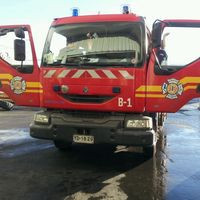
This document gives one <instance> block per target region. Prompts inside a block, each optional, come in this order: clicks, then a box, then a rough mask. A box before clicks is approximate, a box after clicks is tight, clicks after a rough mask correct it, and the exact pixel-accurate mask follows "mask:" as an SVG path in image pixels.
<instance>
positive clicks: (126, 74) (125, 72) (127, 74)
mask: <svg viewBox="0 0 200 200" xmlns="http://www.w3.org/2000/svg"><path fill="white" fill-rule="evenodd" d="M119 73H120V74H121V75H122V76H123V77H124V78H125V79H134V76H132V75H131V74H129V72H128V71H126V70H119Z"/></svg>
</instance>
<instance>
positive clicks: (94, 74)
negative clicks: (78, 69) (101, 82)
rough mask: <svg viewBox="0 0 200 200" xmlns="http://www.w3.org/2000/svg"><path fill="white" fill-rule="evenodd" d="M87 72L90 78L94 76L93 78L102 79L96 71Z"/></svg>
mask: <svg viewBox="0 0 200 200" xmlns="http://www.w3.org/2000/svg"><path fill="white" fill-rule="evenodd" d="M87 72H88V73H89V74H90V76H92V78H101V77H100V76H99V75H98V74H97V73H96V72H95V70H90V69H89V70H87Z"/></svg>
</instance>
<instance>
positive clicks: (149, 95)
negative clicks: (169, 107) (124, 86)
mask: <svg viewBox="0 0 200 200" xmlns="http://www.w3.org/2000/svg"><path fill="white" fill-rule="evenodd" d="M135 97H138V98H145V97H147V98H165V95H163V94H135Z"/></svg>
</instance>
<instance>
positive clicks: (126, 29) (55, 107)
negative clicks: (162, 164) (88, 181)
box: [0, 13, 200, 155]
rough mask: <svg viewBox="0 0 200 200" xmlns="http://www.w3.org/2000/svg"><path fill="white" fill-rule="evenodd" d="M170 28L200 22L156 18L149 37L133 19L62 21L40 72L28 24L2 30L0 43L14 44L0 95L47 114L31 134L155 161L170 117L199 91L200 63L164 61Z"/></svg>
mask: <svg viewBox="0 0 200 200" xmlns="http://www.w3.org/2000/svg"><path fill="white" fill-rule="evenodd" d="M173 27H179V28H182V27H185V28H192V27H194V28H199V27H200V20H165V21H160V20H157V21H156V22H155V23H154V25H153V30H152V33H150V32H149V31H148V29H147V27H146V25H145V21H144V18H143V17H140V16H137V15H135V14H132V13H128V14H115V15H93V16H73V17H64V18H58V19H55V20H54V21H53V23H52V25H51V27H50V30H49V33H48V35H47V39H46V43H45V46H44V51H43V55H42V62H41V66H40V67H39V66H38V64H37V58H36V54H35V48H34V43H33V38H32V33H31V29H30V26H29V25H12V26H0V45H1V41H3V40H4V42H7V41H8V39H10V38H13V40H12V44H13V43H14V49H13V52H12V55H10V54H9V55H6V56H5V57H3V56H1V58H0V83H1V84H0V85H1V87H0V90H2V91H5V92H6V93H7V94H8V95H9V97H10V98H11V99H13V100H14V101H15V103H16V104H17V105H25V106H39V107H42V108H44V110H43V111H41V112H39V113H36V114H35V116H34V122H33V123H32V124H31V125H30V135H31V136H32V137H35V138H40V139H49V140H53V141H54V143H55V146H56V147H57V148H59V149H68V148H69V147H70V146H71V144H72V143H86V144H113V145H118V144H120V145H132V146H142V147H143V149H144V152H145V153H147V154H151V155H152V154H153V152H154V147H155V144H156V141H157V137H158V136H157V135H158V134H159V131H158V129H159V127H162V126H163V122H164V118H165V116H166V113H170V112H176V111H178V110H179V109H180V108H181V107H182V106H183V105H185V104H186V103H187V102H188V101H189V100H191V99H192V98H196V97H199V92H200V86H199V83H200V78H199V77H200V60H199V58H197V59H196V60H193V61H191V62H190V63H189V64H186V65H184V66H179V65H176V66H175V65H167V64H166V63H165V64H163V63H164V62H162V61H163V59H162V58H164V59H166V56H163V52H164V50H163V49H162V47H163V42H164V41H163V34H164V30H165V29H166V28H173ZM8 36H9V37H8ZM4 38H5V39H4ZM9 41H10V40H9ZM1 48H3V47H1ZM161 50H162V51H161ZM30 58H31V59H30ZM30 60H31V62H30Z"/></svg>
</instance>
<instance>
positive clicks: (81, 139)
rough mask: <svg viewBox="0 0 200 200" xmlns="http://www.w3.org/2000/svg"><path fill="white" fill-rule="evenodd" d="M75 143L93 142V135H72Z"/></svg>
mask: <svg viewBox="0 0 200 200" xmlns="http://www.w3.org/2000/svg"><path fill="white" fill-rule="evenodd" d="M73 141H74V142H75V143H84V144H94V136H91V135H73Z"/></svg>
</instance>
